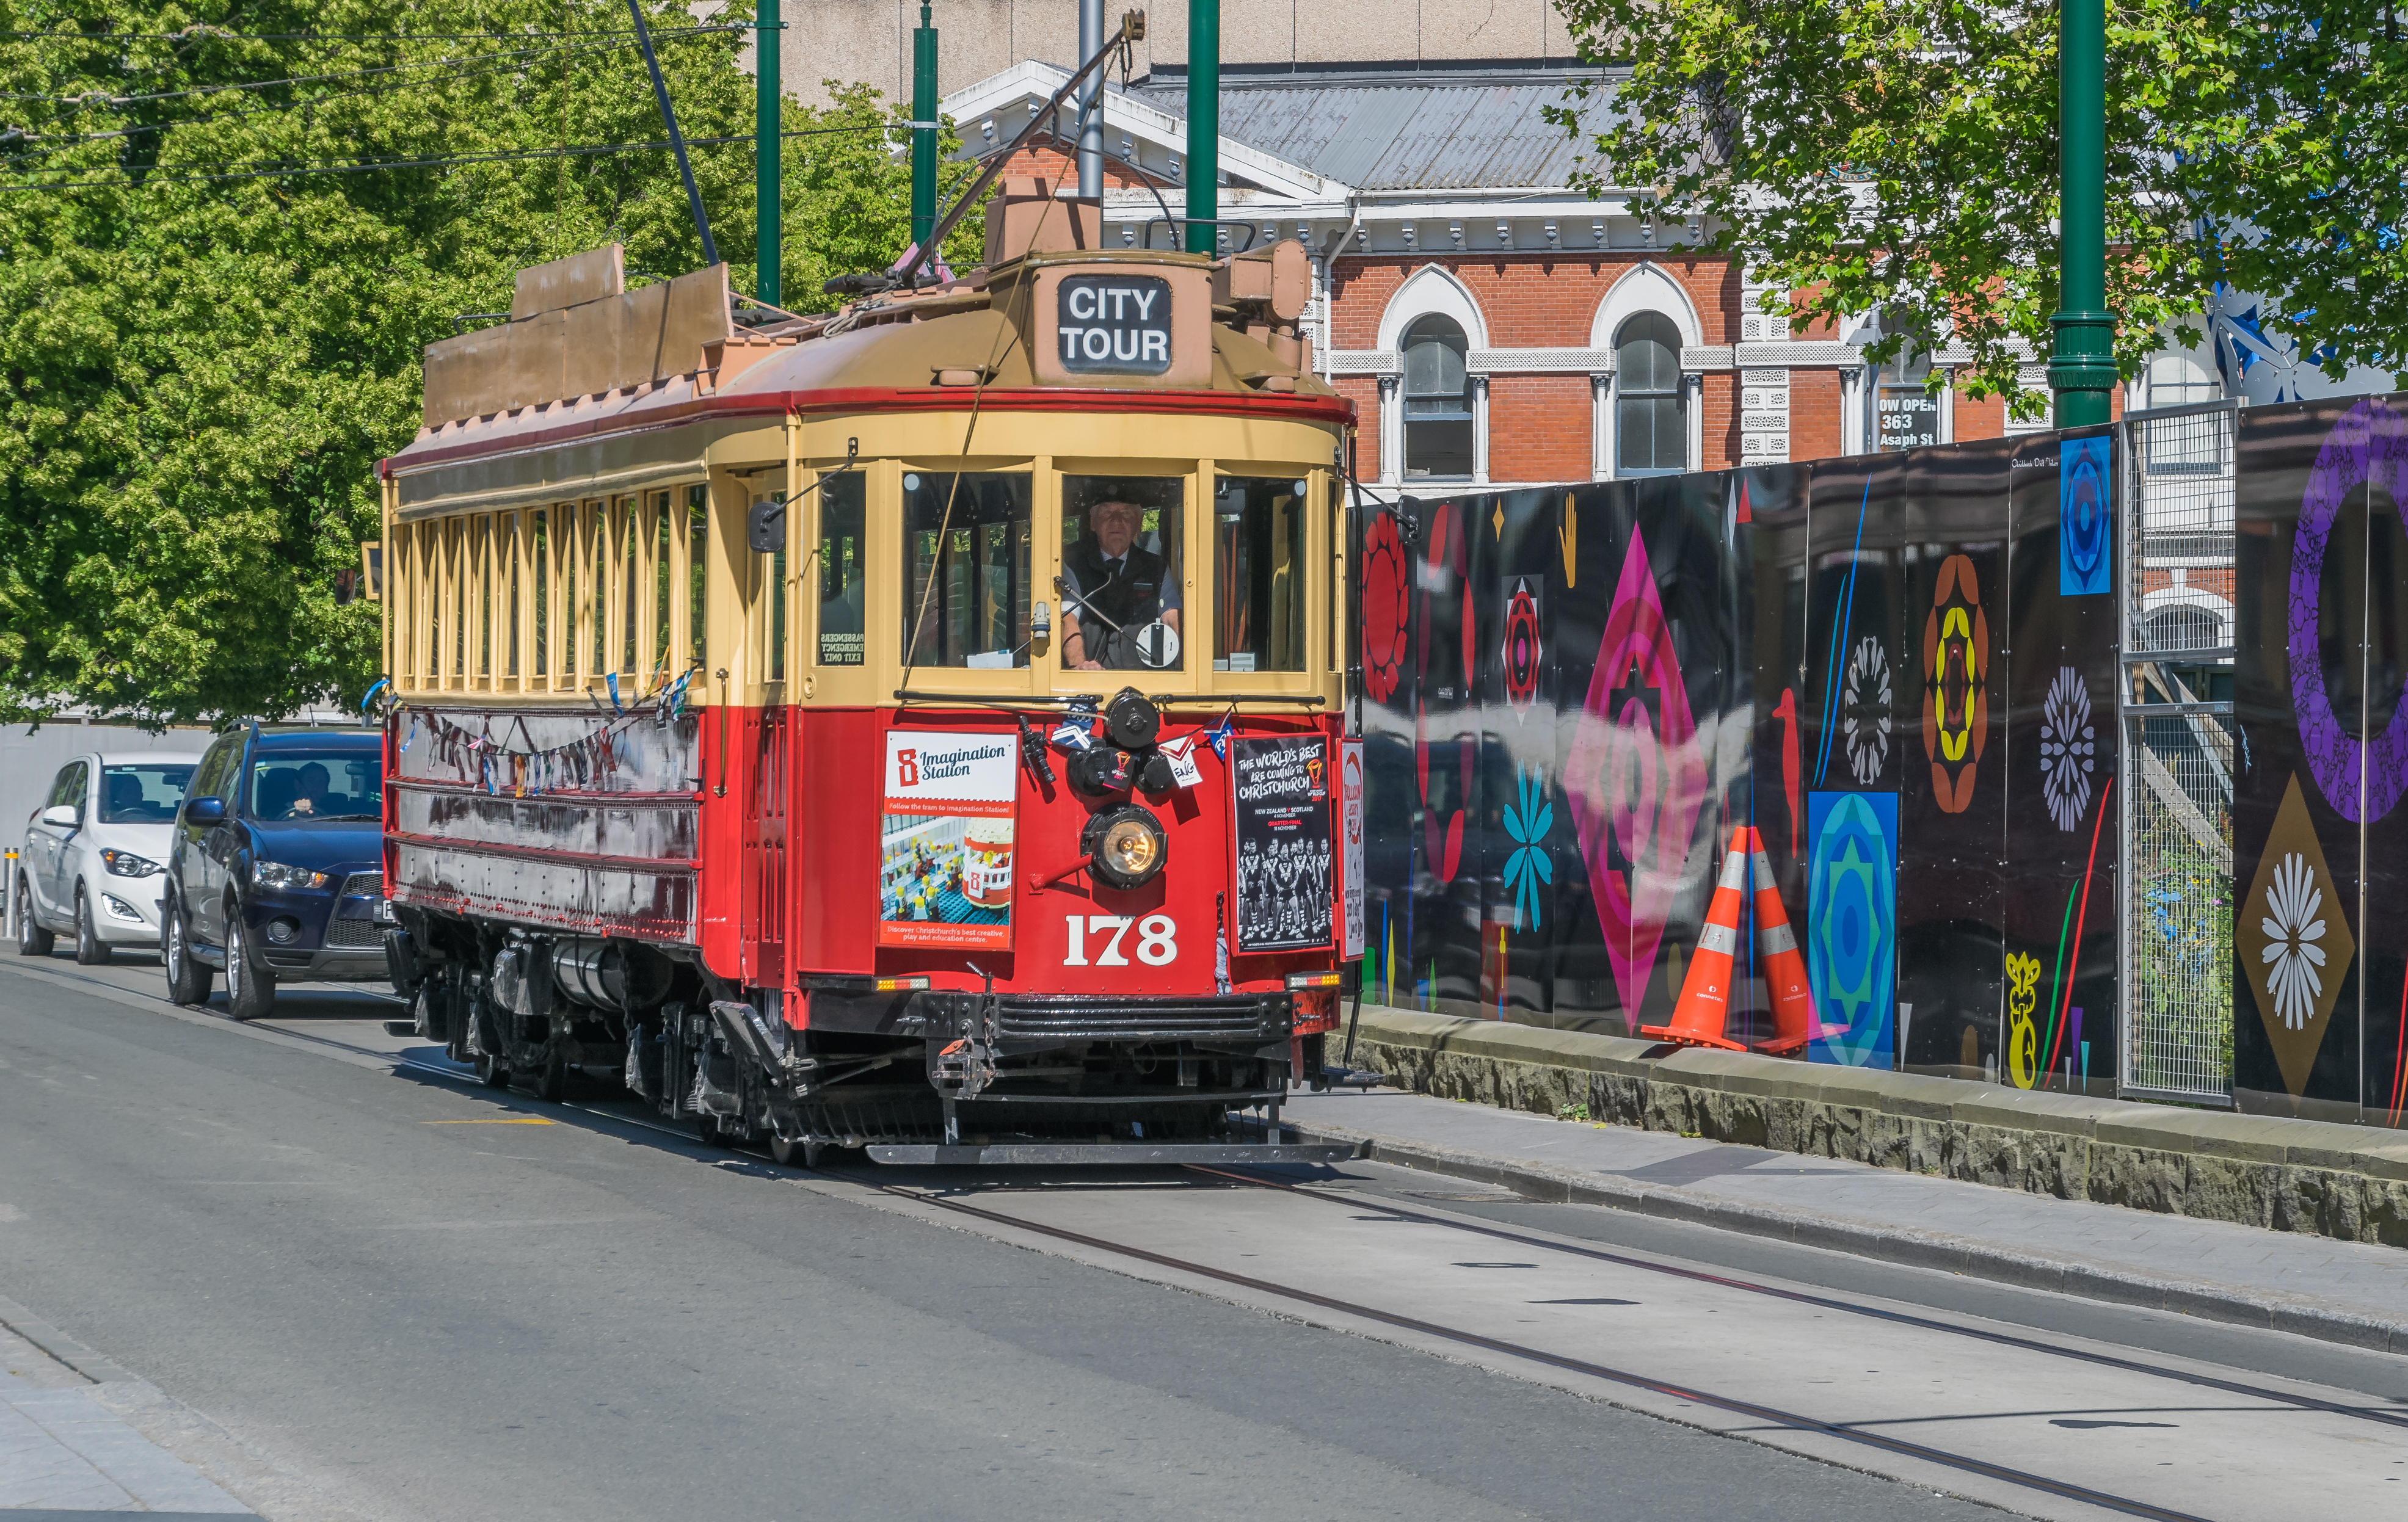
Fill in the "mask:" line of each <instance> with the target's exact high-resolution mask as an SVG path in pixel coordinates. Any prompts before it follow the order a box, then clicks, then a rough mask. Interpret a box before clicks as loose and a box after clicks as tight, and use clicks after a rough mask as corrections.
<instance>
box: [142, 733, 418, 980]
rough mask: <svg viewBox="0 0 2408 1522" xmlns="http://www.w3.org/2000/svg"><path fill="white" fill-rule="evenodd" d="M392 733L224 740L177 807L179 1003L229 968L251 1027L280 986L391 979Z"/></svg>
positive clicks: (170, 933) (170, 926)
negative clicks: (387, 870) (387, 772)
mask: <svg viewBox="0 0 2408 1522" xmlns="http://www.w3.org/2000/svg"><path fill="white" fill-rule="evenodd" d="M383 819H384V737H383V735H381V734H380V733H372V732H371V733H345V732H342V731H328V730H278V731H263V730H261V729H259V728H258V727H257V726H256V725H254V726H252V727H251V728H250V729H248V730H245V731H242V732H240V733H234V734H228V735H225V736H223V737H222V738H221V739H220V740H219V741H218V742H217V743H216V744H215V745H213V746H211V747H209V749H208V754H207V755H205V756H203V757H202V758H201V764H200V766H199V767H198V768H197V769H196V770H195V771H194V772H193V780H192V784H191V786H190V787H189V788H188V789H186V791H185V793H184V801H183V804H182V805H181V806H180V807H179V808H178V810H177V812H176V830H175V836H174V839H173V842H172V843H171V845H170V846H169V847H168V855H167V873H166V876H167V882H166V888H165V903H163V904H162V905H161V916H160V917H161V933H160V943H161V948H162V950H163V951H164V952H165V956H164V958H163V959H162V960H165V963H166V967H167V996H168V997H169V998H170V999H172V1000H174V1001H175V1002H176V1003H179V1004H197V1003H203V1002H205V1001H206V1000H207V999H208V996H209V984H210V982H211V981H212V980H213V978H214V976H215V974H217V973H218V972H219V971H220V970H222V971H223V972H224V973H225V979H226V1004H227V1008H228V1010H229V1011H230V1012H231V1013H232V1014H233V1016H234V1017H235V1018H236V1019H238V1020H247V1019H252V1018H256V1017H259V1016H263V1015H265V1014H266V1013H267V1012H268V1010H269V1009H270V1008H271V1007H273V1006H274V1004H275V1002H276V983H277V980H278V979H279V978H290V979H300V978H368V977H383V976H384V975H386V969H385V960H384V931H385V927H386V926H388V925H390V924H392V923H393V908H392V905H391V904H390V903H387V902H386V900H385V890H384V835H383Z"/></svg>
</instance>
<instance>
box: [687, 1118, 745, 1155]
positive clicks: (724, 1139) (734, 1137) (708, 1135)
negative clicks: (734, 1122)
mask: <svg viewBox="0 0 2408 1522" xmlns="http://www.w3.org/2000/svg"><path fill="white" fill-rule="evenodd" d="M694 1129H695V1133H696V1134H698V1135H700V1136H701V1138H702V1139H703V1141H704V1142H706V1143H708V1144H709V1145H712V1146H724V1147H733V1146H735V1145H737V1144H738V1143H739V1142H741V1141H743V1140H744V1137H743V1134H742V1133H741V1132H740V1131H733V1130H731V1129H729V1127H728V1125H727V1123H726V1121H724V1120H723V1119H721V1118H720V1117H718V1116H715V1115H712V1114H711V1113H710V1111H708V1110H705V1111H704V1112H703V1113H702V1114H700V1115H698V1116H695V1117H694Z"/></svg>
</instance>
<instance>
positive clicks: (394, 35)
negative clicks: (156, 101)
mask: <svg viewBox="0 0 2408 1522" xmlns="http://www.w3.org/2000/svg"><path fill="white" fill-rule="evenodd" d="M681 30H682V29H681ZM705 30H709V31H714V32H758V31H762V30H764V28H763V27H762V26H761V25H760V23H758V22H757V21H728V22H725V23H724V24H721V25H718V26H713V27H710V28H706V29H705ZM779 30H781V31H783V30H784V26H783V25H782V24H781V26H780V28H779ZM631 36H635V33H634V32H633V31H632V30H629V29H627V28H624V27H623V28H619V29H616V30H613V29H612V28H609V27H607V26H606V27H596V28H595V29H594V30H593V31H590V32H230V31H227V30H226V29H225V28H223V27H218V26H209V25H208V24H206V23H204V24H200V25H194V26H190V27H187V28H185V29H184V30H183V31H181V32H28V31H16V32H8V31H0V37H15V38H18V39H19V40H21V41H26V42H195V41H198V42H471V41H495V42H519V41H525V40H530V39H533V38H538V37H631ZM653 36H667V34H666V33H659V32H656V33H654V34H653Z"/></svg>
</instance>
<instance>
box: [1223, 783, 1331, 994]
mask: <svg viewBox="0 0 2408 1522" xmlns="http://www.w3.org/2000/svg"><path fill="white" fill-rule="evenodd" d="M1229 763H1230V764H1229V776H1230V785H1231V787H1232V788H1234V789H1236V793H1237V818H1238V949H1239V950H1240V951H1295V950H1300V949H1302V948H1304V947H1307V946H1327V945H1328V944H1329V917H1330V916H1329V874H1330V867H1331V864H1332V863H1331V861H1330V851H1329V847H1330V839H1329V743H1328V742H1327V741H1326V740H1325V739H1323V738H1322V737H1321V736H1319V735H1312V736H1311V737H1297V738H1282V739H1266V740H1240V741H1238V742H1237V743H1236V744H1235V745H1234V746H1233V747H1231V749H1230V753H1229Z"/></svg>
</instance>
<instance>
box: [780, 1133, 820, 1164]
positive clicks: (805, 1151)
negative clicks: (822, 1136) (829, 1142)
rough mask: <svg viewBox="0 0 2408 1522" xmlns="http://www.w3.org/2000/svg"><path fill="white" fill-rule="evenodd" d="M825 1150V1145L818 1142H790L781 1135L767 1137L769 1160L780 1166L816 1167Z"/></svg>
mask: <svg viewBox="0 0 2408 1522" xmlns="http://www.w3.org/2000/svg"><path fill="white" fill-rule="evenodd" d="M827 1152H828V1149H827V1147H826V1145H824V1144H823V1143H819V1142H790V1141H788V1140H786V1139H785V1138H784V1137H782V1136H772V1137H770V1138H769V1160H770V1161H772V1162H774V1163H776V1164H777V1165H778V1166H779V1167H781V1168H817V1167H818V1166H819V1165H820V1161H821V1159H824V1158H825V1157H826V1156H827Z"/></svg>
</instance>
